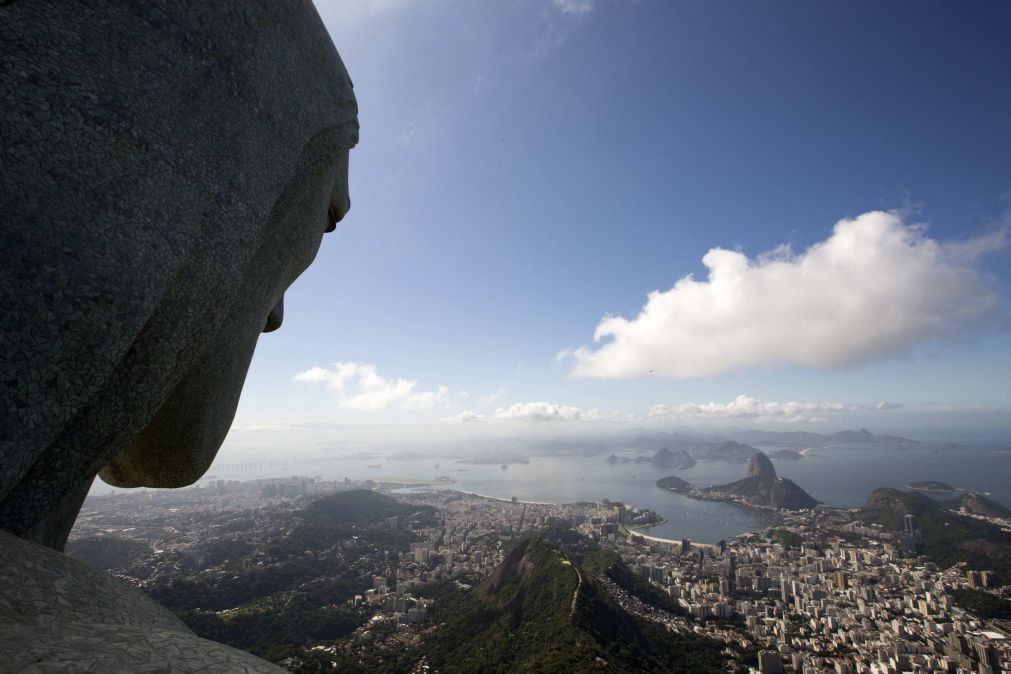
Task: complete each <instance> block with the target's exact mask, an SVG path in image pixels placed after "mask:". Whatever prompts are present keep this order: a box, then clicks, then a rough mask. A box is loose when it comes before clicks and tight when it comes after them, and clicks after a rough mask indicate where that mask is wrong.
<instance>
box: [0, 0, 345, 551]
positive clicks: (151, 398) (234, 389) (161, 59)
mask: <svg viewBox="0 0 1011 674" xmlns="http://www.w3.org/2000/svg"><path fill="white" fill-rule="evenodd" d="M0 100H3V101H4V104H3V108H2V112H0V137H2V139H3V140H2V143H3V147H2V150H0V159H2V162H0V181H2V191H0V218H2V221H3V224H2V227H0V315H2V316H3V326H2V328H0V528H2V529H5V530H7V531H10V532H12V533H14V534H16V535H18V536H22V537H25V538H29V539H33V540H36V541H39V542H41V543H43V544H45V545H49V546H51V547H55V548H57V549H61V548H62V546H63V544H64V542H65V540H66V536H67V533H68V532H69V529H70V527H71V525H72V524H73V521H74V518H75V517H76V514H77V511H78V510H79V507H80V503H81V501H82V500H83V498H84V495H85V494H86V492H87V490H88V488H89V486H90V483H91V480H92V478H93V476H94V475H95V474H96V473H98V472H99V471H101V476H102V478H103V479H105V480H106V481H107V482H109V483H110V484H114V485H118V486H131V487H132V486H152V487H177V486H183V485H187V484H191V483H193V482H194V481H195V480H197V479H198V478H199V477H200V476H201V475H202V474H203V473H204V471H205V470H206V469H207V467H208V466H209V465H210V462H211V460H212V459H213V458H214V455H215V452H216V451H217V449H218V448H219V446H220V444H221V442H222V441H223V439H224V436H225V434H226V433H227V431H228V428H229V425H230V423H231V419H232V416H233V414H234V410H235V406H236V404H237V401H238V397H239V392H240V390H241V386H242V382H243V379H244V377H245V374H246V369H247V367H248V365H249V361H250V358H251V356H252V352H253V348H254V346H255V345H256V341H257V337H258V336H259V333H260V332H261V331H262V330H264V329H271V328H273V327H276V325H278V324H279V323H280V319H281V308H282V306H283V305H282V302H283V296H284V291H285V289H286V288H287V287H288V286H289V285H290V284H291V283H292V281H294V280H295V278H296V277H297V276H298V275H299V274H300V273H301V272H302V271H303V270H304V269H305V268H306V267H307V266H308V264H309V263H310V262H311V261H312V259H313V257H314V256H315V254H316V250H317V249H318V247H319V244H320V239H321V237H322V236H323V233H324V231H325V230H326V229H328V227H331V226H332V225H333V224H334V223H335V221H336V220H339V219H340V218H341V217H342V216H343V214H344V212H345V211H346V210H347V209H348V207H349V200H348V195H347V157H348V150H349V149H350V148H351V147H352V146H353V145H354V144H355V142H356V139H357V128H358V127H357V121H356V120H357V106H356V103H355V99H354V95H353V92H352V87H351V82H350V79H349V78H348V76H347V73H346V71H345V70H344V67H343V65H342V64H341V62H340V59H339V57H338V55H337V52H336V50H335V49H334V48H333V44H332V42H331V41H330V38H329V36H328V35H327V33H326V30H325V29H324V27H323V25H322V22H321V21H320V19H319V17H318V15H317V14H316V11H315V9H314V8H313V7H312V5H311V3H310V2H309V1H308V0H282V1H280V2H265V1H258V2H239V1H238V0H226V1H222V2H213V3H205V2H185V1H183V0H161V1H152V2H145V3H118V2H84V1H71V0H60V1H58V2H41V1H37V0H33V1H31V2H27V1H23V2H22V1H15V2H12V3H10V4H7V5H5V6H0Z"/></svg>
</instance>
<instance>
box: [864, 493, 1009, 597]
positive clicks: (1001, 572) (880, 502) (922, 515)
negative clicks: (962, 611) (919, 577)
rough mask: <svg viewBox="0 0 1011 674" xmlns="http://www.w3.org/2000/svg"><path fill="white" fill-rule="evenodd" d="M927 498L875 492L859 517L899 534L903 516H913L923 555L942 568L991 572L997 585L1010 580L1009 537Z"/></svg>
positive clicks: (914, 494) (919, 495)
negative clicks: (961, 566)
mask: <svg viewBox="0 0 1011 674" xmlns="http://www.w3.org/2000/svg"><path fill="white" fill-rule="evenodd" d="M944 506H945V504H943V503H940V502H938V501H935V500H934V499H932V498H930V497H929V496H924V495H923V494H919V493H915V492H902V491H899V490H897V489H888V488H882V489H875V490H874V491H873V492H871V495H870V496H868V497H867V503H865V504H864V507H863V510H862V515H863V517H864V519H866V520H867V521H870V522H876V523H878V524H880V525H882V526H883V527H885V528H886V529H891V530H900V529H902V526H903V517H904V516H905V515H906V514H910V515H913V516H915V518H916V528H917V529H919V530H920V532H921V533H922V534H923V545H922V548H921V549H922V551H923V553H924V554H926V555H928V556H930V557H931V558H932V559H933V560H934V561H936V562H937V563H938V564H940V565H942V566H951V565H953V564H956V563H958V562H965V563H966V564H967V566H968V568H970V569H981V570H984V569H988V570H991V571H994V572H995V573H996V574H997V576H998V578H999V579H1000V581H999V582H1001V583H1006V582H1009V579H1011V534H1007V533H1005V532H1003V531H1001V529H1000V527H997V526H995V525H993V524H989V523H987V522H982V521H979V520H974V519H970V518H967V517H960V516H958V515H955V514H954V513H951V512H949V511H948V510H946V509H945V507H944Z"/></svg>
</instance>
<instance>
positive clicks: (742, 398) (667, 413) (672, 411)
mask: <svg viewBox="0 0 1011 674" xmlns="http://www.w3.org/2000/svg"><path fill="white" fill-rule="evenodd" d="M859 409H861V408H860V407H859V406H856V405H847V404H844V403H840V402H804V403H801V402H785V403H781V402H775V401H771V402H765V401H762V400H756V399H755V398H752V397H751V396H747V395H743V394H742V395H739V396H737V397H736V398H734V399H733V400H731V401H729V402H725V403H719V402H708V403H682V404H680V405H654V406H653V407H652V408H650V410H649V416H650V418H652V419H662V420H670V421H680V422H691V421H733V420H751V421H785V422H807V423H810V422H815V421H823V420H824V419H825V418H826V416H828V415H833V414H842V413H846V412H856V411H857V410H859ZM877 409H881V408H877Z"/></svg>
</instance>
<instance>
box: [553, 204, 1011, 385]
mask: <svg viewBox="0 0 1011 674" xmlns="http://www.w3.org/2000/svg"><path fill="white" fill-rule="evenodd" d="M1005 243H1006V230H1001V231H999V232H997V233H995V234H992V235H989V236H986V237H981V238H978V239H973V240H970V241H963V242H957V243H940V242H938V241H936V240H934V239H930V238H928V237H927V236H926V234H925V230H924V228H923V227H922V226H920V225H908V224H905V223H904V222H903V221H902V218H901V217H900V215H899V214H897V213H894V212H882V211H872V212H868V213H864V214H863V215H860V216H858V217H856V218H853V219H849V220H840V221H839V222H837V223H836V225H835V227H834V229H833V231H832V235H831V236H830V237H829V238H828V239H826V240H825V241H821V242H819V243H816V244H814V245H812V246H811V247H810V248H808V249H807V250H805V251H804V252H802V253H800V254H794V253H793V252H792V251H791V250H790V248H789V247H788V246H785V245H784V246H780V247H779V248H777V249H775V250H773V251H771V252H769V253H766V254H763V255H760V256H758V257H757V258H755V259H749V258H748V257H747V256H745V255H744V254H743V253H740V252H737V251H732V250H726V249H723V248H713V249H711V250H710V251H709V252H708V253H706V255H705V256H704V257H703V258H702V262H703V264H704V265H705V266H706V268H707V269H708V270H709V271H708V278H707V279H706V280H703V281H699V280H696V279H695V278H694V277H693V276H691V275H689V276H686V277H684V278H682V279H680V280H679V281H678V282H677V283H675V284H674V287H673V288H671V289H669V290H666V291H659V290H658V291H654V292H651V293H650V294H649V296H648V299H647V301H646V305H645V306H644V307H643V308H642V310H641V311H640V312H639V315H638V316H636V317H635V318H631V319H626V318H622V317H619V316H607V317H605V318H604V319H602V320H601V321H600V323H599V324H598V325H597V329H596V331H595V332H594V335H593V339H594V342H597V343H599V344H600V346H597V347H587V346H582V347H579V348H576V349H566V350H565V351H563V352H562V353H560V354H559V358H561V359H571V361H572V366H571V372H572V374H573V375H575V376H579V377H596V378H625V377H639V376H644V375H647V374H649V373H656V374H659V375H666V376H669V377H675V378H690V377H702V376H707V375H714V374H718V373H720V372H725V371H728V370H732V369H736V368H742V367H749V366H763V365H799V366H802V367H811V368H833V367H840V366H846V365H852V364H857V363H863V362H867V361H871V360H874V359H878V358H883V357H888V356H894V355H898V354H902V353H906V352H908V351H909V350H910V349H911V348H912V347H913V346H915V345H916V344H918V343H921V342H923V341H925V340H928V339H932V338H938V337H945V336H949V335H953V334H956V333H959V332H962V331H965V330H967V329H971V328H973V327H979V326H981V325H984V324H987V323H988V322H991V321H993V320H994V319H995V318H996V317H997V316H999V315H1001V314H1002V313H1003V312H1004V309H1003V307H1002V306H1001V304H1000V301H999V299H998V296H997V293H996V291H995V290H994V288H992V287H990V286H989V285H988V284H987V283H986V282H985V280H984V279H983V277H982V276H981V274H980V273H979V272H978V271H977V269H976V267H975V264H976V262H977V260H978V258H979V257H980V256H981V255H983V254H985V253H988V252H992V251H994V250H998V249H1000V248H1003V247H1004V246H1005Z"/></svg>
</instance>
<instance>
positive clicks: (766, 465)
mask: <svg viewBox="0 0 1011 674" xmlns="http://www.w3.org/2000/svg"><path fill="white" fill-rule="evenodd" d="M694 494H699V496H700V497H701V498H705V497H706V496H708V497H710V498H713V497H715V498H718V499H727V500H733V501H739V500H743V501H744V502H745V503H746V504H748V505H754V506H760V507H764V508H775V509H777V510H778V509H781V508H782V509H786V510H801V509H804V508H813V507H814V506H816V505H818V501H817V500H816V499H814V498H813V497H812V496H811V495H810V494H808V493H807V492H806V491H804V490H803V489H801V488H800V487H799V486H798V485H797V484H796V483H795V482H794V481H793V480H788V479H786V478H782V477H779V476H778V475H777V474H776V469H775V467H773V465H772V461H770V460H769V457H768V456H766V455H765V454H763V453H761V452H759V453H757V454H755V456H754V457H752V459H751V464H750V465H749V466H748V476H747V477H746V478H743V479H741V480H737V481H736V482H731V483H730V484H724V485H719V486H716V487H709V488H707V489H701V490H697V491H696V492H693V495H694Z"/></svg>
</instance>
